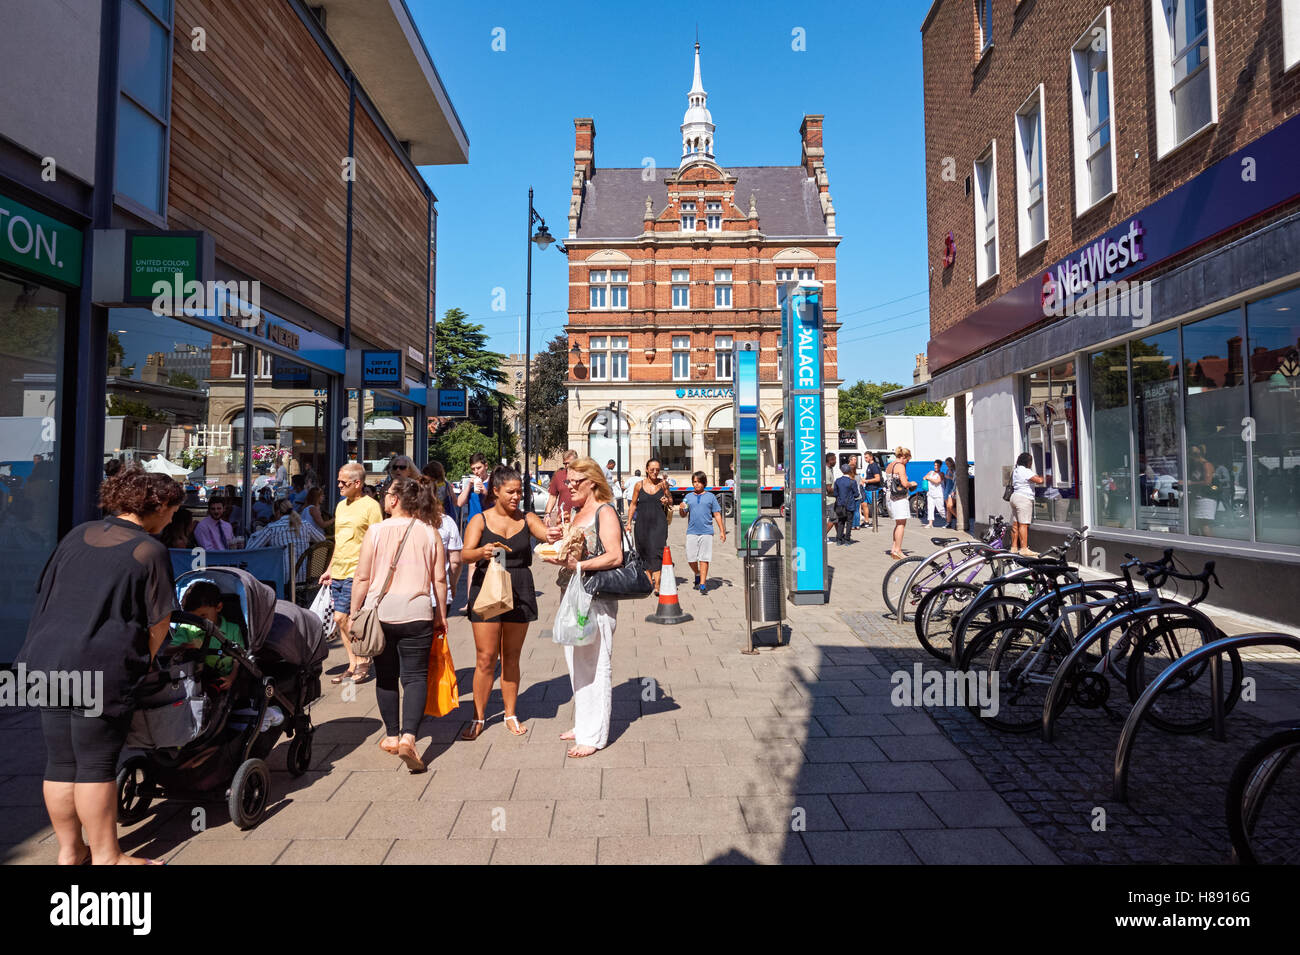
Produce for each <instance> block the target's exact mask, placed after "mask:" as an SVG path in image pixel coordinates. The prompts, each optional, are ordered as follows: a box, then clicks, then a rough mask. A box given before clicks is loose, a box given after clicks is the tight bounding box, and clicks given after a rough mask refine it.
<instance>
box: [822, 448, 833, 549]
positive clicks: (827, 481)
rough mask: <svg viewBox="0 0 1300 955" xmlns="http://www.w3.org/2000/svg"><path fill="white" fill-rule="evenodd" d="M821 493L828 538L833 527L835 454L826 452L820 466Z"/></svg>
mask: <svg viewBox="0 0 1300 955" xmlns="http://www.w3.org/2000/svg"><path fill="white" fill-rule="evenodd" d="M822 493H824V494H825V495H826V530H825V532H824V533H825V534H826V536H827V537H828V538H829V537H830V533H831V529H832V528H833V527H834V526H835V452H834V451H827V452H826V459H825V463H824V464H823V466H822Z"/></svg>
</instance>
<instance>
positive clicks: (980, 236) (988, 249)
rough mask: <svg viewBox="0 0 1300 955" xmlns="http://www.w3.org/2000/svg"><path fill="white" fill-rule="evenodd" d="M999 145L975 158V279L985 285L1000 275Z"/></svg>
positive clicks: (995, 143)
mask: <svg viewBox="0 0 1300 955" xmlns="http://www.w3.org/2000/svg"><path fill="white" fill-rule="evenodd" d="M997 158H998V144H997V142H996V141H995V142H993V143H991V144H990V145H989V148H988V150H987V151H986V152H985V153H984V155H983V156H981V157H980V158H979V159H977V160H975V247H976V250H977V252H976V255H975V281H976V283H977V284H983V283H984V282H987V281H988V280H989V279H991V278H992V277H993V276H995V275H997V274H998V183H997V178H998V177H997Z"/></svg>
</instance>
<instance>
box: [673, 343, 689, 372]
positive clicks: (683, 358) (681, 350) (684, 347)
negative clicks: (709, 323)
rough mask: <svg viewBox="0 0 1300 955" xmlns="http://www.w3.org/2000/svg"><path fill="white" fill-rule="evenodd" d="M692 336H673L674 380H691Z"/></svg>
mask: <svg viewBox="0 0 1300 955" xmlns="http://www.w3.org/2000/svg"><path fill="white" fill-rule="evenodd" d="M690 378H691V336H690V335H674V336H673V381H690Z"/></svg>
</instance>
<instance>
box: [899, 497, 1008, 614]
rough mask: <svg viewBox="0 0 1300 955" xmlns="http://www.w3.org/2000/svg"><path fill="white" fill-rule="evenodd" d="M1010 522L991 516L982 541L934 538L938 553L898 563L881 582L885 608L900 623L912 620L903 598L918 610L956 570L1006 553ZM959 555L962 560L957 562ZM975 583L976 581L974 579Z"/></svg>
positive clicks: (906, 559)
mask: <svg viewBox="0 0 1300 955" xmlns="http://www.w3.org/2000/svg"><path fill="white" fill-rule="evenodd" d="M1006 533H1007V522H1006V519H1005V518H1003V517H1001V516H1000V515H996V514H990V515H989V528H988V530H987V531H985V532H984V534H983V535H982V536H981V537H980V539H979V540H970V541H963V540H961V539H960V538H958V537H931V538H930V543H932V544H934V545H935V546H936V547H938V548H939V550H937V551H935V552H934V553H933V554H931V555H930V556H928V557H922V556H920V555H919V554H918V555H915V556H912V557H904V558H903V559H902V560H896V561H894V563H893V564H892V565H891V566H890V568H889V569H888V570H887V571H885V576H884V578H883V579H882V580H881V582H880V592H881V595H882V596H883V597H884V599H885V606H886V607H888V608H889V612H890V613H892V614H894V615H895V616H896V617H897V618H898V620H899V621H900V622H901V621H905V620H909V619H911V618H910V616H909V615H908V613H907V610H906V608H905V607H901V606H900V604H902V603H904V601H903V599H902V597H903V595H904V594H907V595H908V600H907V601H906V603H907V604H910V605H911V606H913V607H915V605H916V604H917V603H918V602H919V601H920V599H921V597H922V596H924V594H925V592H926V591H928V590H929V589H931V588H932V587H934V586H936V585H938V584H939V583H942V582H943V580H944V579H945V578H947V577H948V575H949V574H950V573H952V572H953V571H955V570H957V568H958V567H959V566H961V564H963V563H965V562H966V560H968V559H969V558H970V557H972V556H979V555H988V554H1000V553H1006V551H1005V549H1004V548H1003V546H1002V541H1003V539H1004V538H1005V537H1006ZM958 554H960V555H961V556H962V560H957V559H955V558H956V555H958ZM972 579H973V577H972Z"/></svg>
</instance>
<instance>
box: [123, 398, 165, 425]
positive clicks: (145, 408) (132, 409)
mask: <svg viewBox="0 0 1300 955" xmlns="http://www.w3.org/2000/svg"><path fill="white" fill-rule="evenodd" d="M108 416H109V417H110V418H116V417H119V416H125V417H130V418H143V419H144V420H145V421H166V420H167V415H166V413H165V412H162V411H159V410H157V409H156V408H151V407H149V405H147V404H145V403H144V402H143V401H133V400H131V399H130V398H123V397H122V396H121V395H109V396H108Z"/></svg>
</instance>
